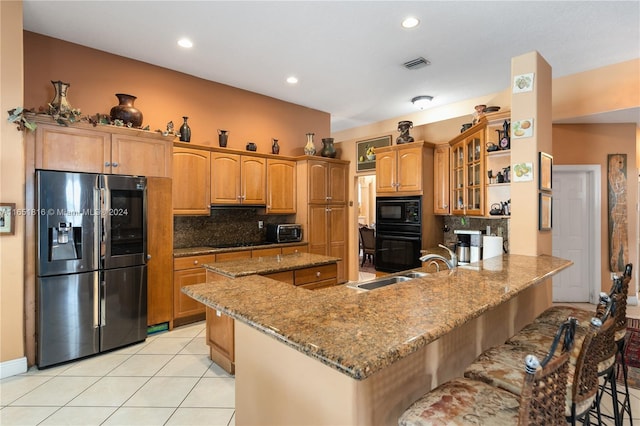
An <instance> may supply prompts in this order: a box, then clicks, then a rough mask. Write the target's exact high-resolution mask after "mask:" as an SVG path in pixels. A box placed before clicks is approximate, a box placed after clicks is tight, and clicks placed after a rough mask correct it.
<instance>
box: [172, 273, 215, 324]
mask: <svg viewBox="0 0 640 426" xmlns="http://www.w3.org/2000/svg"><path fill="white" fill-rule="evenodd" d="M206 277H207V274H206V271H205V269H204V268H193V269H184V270H182V271H174V273H173V318H174V320H175V319H178V318H183V317H188V316H191V315H197V314H203V313H204V311H205V309H204V308H205V306H204V305H203V304H202V303H200V302H198V301H196V300H195V299H192V298H191V297H189V296H187V295H186V294H184V293H182V291H181V290H182V287H184V286H187V285H193V284H201V283H204V282H205V281H206V279H207V278H206Z"/></svg>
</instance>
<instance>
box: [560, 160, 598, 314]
mask: <svg viewBox="0 0 640 426" xmlns="http://www.w3.org/2000/svg"><path fill="white" fill-rule="evenodd" d="M593 167H594V166H587V167H586V169H585V168H576V167H571V166H556V167H554V169H553V184H552V186H553V204H552V219H551V220H552V226H553V234H552V244H553V255H554V256H557V257H561V258H564V259H569V260H571V261H573V266H571V267H570V268H568V269H566V270H564V271H562V272H561V273H559V274H557V275H556V276H554V278H553V301H554V302H589V301H591V302H592V303H593V302H595V298H596V295H597V290H595V289H596V288H597V289H599V288H600V286H599V283H597V280H599V277H600V269H599V265H600V262H596V259H597V258H598V257H597V256H598V255H597V253H598V252H599V251H600V250H599V245H597V246H596V243H595V240H596V236H597V235H599V229H600V221H599V220H596V219H595V218H599V208H596V207H599V204H598V203H597V202H596V200H599V191H598V190H597V188H598V186H597V185H595V184H594V182H599V176H598V180H595V174H596V173H595V171H594V169H593ZM597 172H598V174H599V168H598V169H597ZM596 193H598V198H596ZM596 228H597V230H596ZM598 244H599V243H598ZM596 264H597V265H596ZM596 272H597V273H596ZM596 284H598V285H597V286H596Z"/></svg>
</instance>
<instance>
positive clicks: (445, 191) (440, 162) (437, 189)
mask: <svg viewBox="0 0 640 426" xmlns="http://www.w3.org/2000/svg"><path fill="white" fill-rule="evenodd" d="M449 155H450V149H449V146H448V145H447V146H438V147H436V149H435V152H434V157H433V198H434V200H433V212H434V213H435V214H449Z"/></svg>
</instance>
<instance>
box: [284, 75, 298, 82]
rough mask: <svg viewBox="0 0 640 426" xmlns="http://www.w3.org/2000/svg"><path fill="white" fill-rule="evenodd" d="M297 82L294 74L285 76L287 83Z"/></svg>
mask: <svg viewBox="0 0 640 426" xmlns="http://www.w3.org/2000/svg"><path fill="white" fill-rule="evenodd" d="M297 82H298V77H294V76H291V77H287V83H289V84H296V83H297Z"/></svg>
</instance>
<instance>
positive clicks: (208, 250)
mask: <svg viewBox="0 0 640 426" xmlns="http://www.w3.org/2000/svg"><path fill="white" fill-rule="evenodd" d="M307 244H308V243H306V242H297V243H264V244H258V245H253V246H252V245H246V246H235V247H209V246H203V247H186V248H177V249H173V257H187V256H199V255H201V254H215V253H224V252H229V251H244V250H252V249H263V248H270V247H291V246H306V245H307Z"/></svg>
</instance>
